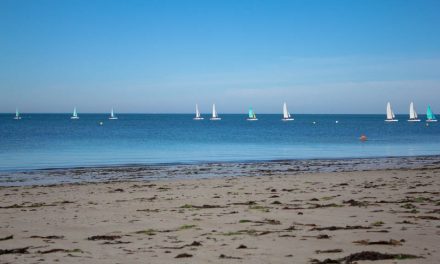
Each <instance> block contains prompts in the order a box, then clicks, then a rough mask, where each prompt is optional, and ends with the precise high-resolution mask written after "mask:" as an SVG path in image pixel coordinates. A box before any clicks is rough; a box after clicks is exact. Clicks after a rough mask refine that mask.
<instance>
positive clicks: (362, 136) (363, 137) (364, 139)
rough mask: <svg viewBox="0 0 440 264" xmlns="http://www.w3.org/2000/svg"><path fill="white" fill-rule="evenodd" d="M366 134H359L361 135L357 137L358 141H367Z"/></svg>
mask: <svg viewBox="0 0 440 264" xmlns="http://www.w3.org/2000/svg"><path fill="white" fill-rule="evenodd" d="M367 139H368V138H367V136H365V135H364V134H362V135H361V137H360V138H359V140H360V141H362V142H364V141H367Z"/></svg>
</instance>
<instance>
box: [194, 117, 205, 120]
mask: <svg viewBox="0 0 440 264" xmlns="http://www.w3.org/2000/svg"><path fill="white" fill-rule="evenodd" d="M203 119H204V118H203V117H194V118H193V120H203Z"/></svg>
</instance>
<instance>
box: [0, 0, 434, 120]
mask: <svg viewBox="0 0 440 264" xmlns="http://www.w3.org/2000/svg"><path fill="white" fill-rule="evenodd" d="M411 100H413V101H414V102H415V104H416V107H417V108H418V112H420V113H422V112H424V111H425V109H426V106H427V105H428V104H430V105H431V106H432V108H433V110H434V111H435V112H437V113H440V1H438V0H434V1H427V0H414V1H405V0H398V1H391V0H377V1H374V0H369V1H354V0H349V1H337V0H335V1H327V0H324V1H316V0H310V1H308V0H298V1H294V0H286V1H281V0H266V1H258V0H222V1H220V0H218V1H214V0H212V1H206V0H201V1H191V0H176V1H168V0H158V1H147V0H143V1H122V0H121V1H110V0H102V1H95V0H62V1H60V0H51V1H47V0H38V1H31V0H25V1H23V0H0V112H13V111H15V108H16V107H18V108H19V109H20V110H21V112H71V111H72V109H73V107H74V106H76V107H77V108H78V112H80V113H81V112H108V111H109V110H110V108H112V107H114V108H115V111H116V112H137V113H189V112H193V111H194V105H195V103H198V104H199V106H200V108H201V110H202V112H208V111H209V110H210V104H211V103H213V102H215V103H216V104H217V110H218V112H219V113H220V114H221V113H246V111H247V108H248V107H249V106H250V105H252V106H253V108H254V110H255V111H256V112H257V113H278V112H280V111H281V110H282V103H283V102H284V101H287V102H288V105H289V110H290V112H291V113H384V111H385V104H386V102H387V101H391V102H392V104H393V106H394V110H395V112H398V113H407V112H408V105H409V102H410V101H411Z"/></svg>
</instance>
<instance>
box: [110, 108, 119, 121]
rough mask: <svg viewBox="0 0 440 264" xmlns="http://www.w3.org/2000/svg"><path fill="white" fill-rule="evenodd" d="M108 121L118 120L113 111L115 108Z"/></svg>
mask: <svg viewBox="0 0 440 264" xmlns="http://www.w3.org/2000/svg"><path fill="white" fill-rule="evenodd" d="M108 119H110V120H116V119H118V117H116V116H115V112H114V111H113V108H112V110H111V112H110V117H109V118H108Z"/></svg>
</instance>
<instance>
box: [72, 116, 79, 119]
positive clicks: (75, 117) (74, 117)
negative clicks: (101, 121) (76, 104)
mask: <svg viewBox="0 0 440 264" xmlns="http://www.w3.org/2000/svg"><path fill="white" fill-rule="evenodd" d="M70 119H74V120H75V119H79V117H77V116H71V117H70Z"/></svg>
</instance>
